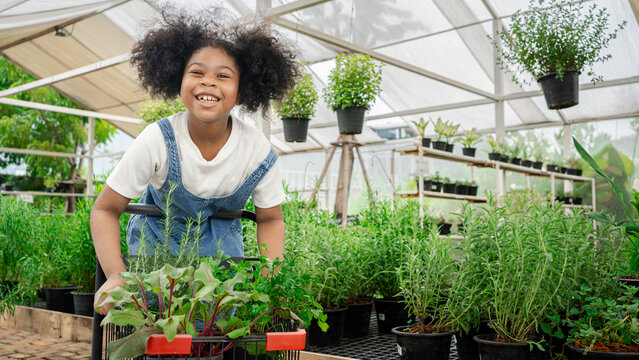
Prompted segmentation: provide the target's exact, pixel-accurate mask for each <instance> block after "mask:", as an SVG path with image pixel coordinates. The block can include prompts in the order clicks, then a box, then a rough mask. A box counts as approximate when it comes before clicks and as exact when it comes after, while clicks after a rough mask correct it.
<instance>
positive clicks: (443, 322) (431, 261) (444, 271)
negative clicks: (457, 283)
mask: <svg viewBox="0 0 639 360" xmlns="http://www.w3.org/2000/svg"><path fill="white" fill-rule="evenodd" d="M405 246H406V251H405V252H404V256H405V257H404V259H403V262H402V264H401V265H400V267H399V269H398V270H397V272H398V277H399V284H400V285H399V287H400V294H401V295H402V296H403V298H404V302H405V303H406V308H407V309H408V311H409V312H410V314H411V315H414V316H415V317H416V318H417V324H416V325H415V326H414V328H415V330H416V331H417V332H418V333H422V334H424V333H431V332H438V333H439V332H446V331H448V330H449V329H450V322H451V319H450V317H449V316H448V315H447V312H446V311H445V309H446V305H445V304H446V299H447V293H446V288H447V287H448V286H449V285H450V281H451V278H452V274H453V272H454V271H455V261H454V257H453V256H452V251H451V250H452V249H451V248H450V245H449V243H448V240H447V239H445V238H442V237H440V236H439V231H438V230H437V227H436V226H431V228H430V231H429V233H428V237H427V238H426V239H420V238H416V237H412V238H409V239H408V241H407V243H406V245H405Z"/></svg>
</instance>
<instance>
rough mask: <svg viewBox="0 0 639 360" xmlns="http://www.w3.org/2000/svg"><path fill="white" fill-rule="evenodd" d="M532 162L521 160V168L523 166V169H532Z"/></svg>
mask: <svg viewBox="0 0 639 360" xmlns="http://www.w3.org/2000/svg"><path fill="white" fill-rule="evenodd" d="M532 164H533V162H532V160H522V161H521V166H525V167H532Z"/></svg>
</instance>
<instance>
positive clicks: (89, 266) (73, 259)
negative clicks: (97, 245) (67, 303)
mask: <svg viewBox="0 0 639 360" xmlns="http://www.w3.org/2000/svg"><path fill="white" fill-rule="evenodd" d="M92 206H93V201H92V200H90V199H81V200H80V201H78V204H77V208H76V210H75V213H74V214H73V217H72V218H71V219H70V222H71V224H72V225H73V228H74V231H73V236H72V237H71V238H70V239H69V241H70V248H71V250H70V255H71V256H70V257H69V273H70V277H71V283H73V284H74V285H76V286H77V287H78V290H77V291H78V292H82V293H92V292H93V291H94V290H95V282H94V280H95V262H96V255H95V249H94V248H93V240H92V238H91V229H90V227H89V217H90V215H91V207H92Z"/></svg>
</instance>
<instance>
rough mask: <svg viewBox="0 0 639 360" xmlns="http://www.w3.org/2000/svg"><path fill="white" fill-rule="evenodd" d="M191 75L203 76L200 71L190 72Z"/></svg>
mask: <svg viewBox="0 0 639 360" xmlns="http://www.w3.org/2000/svg"><path fill="white" fill-rule="evenodd" d="M191 74H195V75H204V73H203V72H201V71H200V70H193V71H191Z"/></svg>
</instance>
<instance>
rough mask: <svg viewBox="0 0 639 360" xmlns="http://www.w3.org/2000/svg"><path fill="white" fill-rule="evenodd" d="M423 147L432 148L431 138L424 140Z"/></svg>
mask: <svg viewBox="0 0 639 360" xmlns="http://www.w3.org/2000/svg"><path fill="white" fill-rule="evenodd" d="M422 146H423V147H426V148H427V147H430V138H422Z"/></svg>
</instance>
